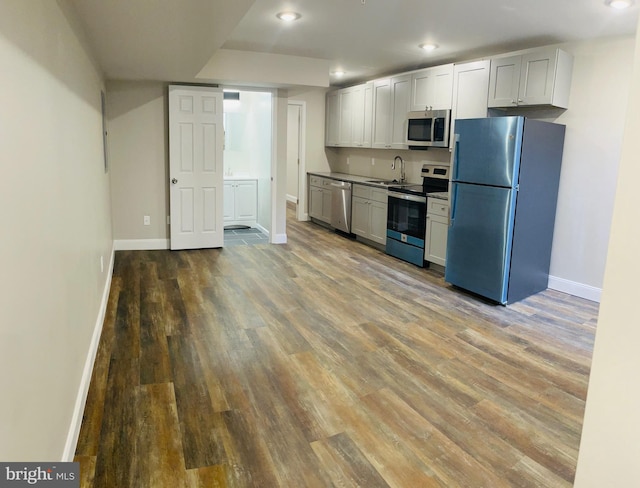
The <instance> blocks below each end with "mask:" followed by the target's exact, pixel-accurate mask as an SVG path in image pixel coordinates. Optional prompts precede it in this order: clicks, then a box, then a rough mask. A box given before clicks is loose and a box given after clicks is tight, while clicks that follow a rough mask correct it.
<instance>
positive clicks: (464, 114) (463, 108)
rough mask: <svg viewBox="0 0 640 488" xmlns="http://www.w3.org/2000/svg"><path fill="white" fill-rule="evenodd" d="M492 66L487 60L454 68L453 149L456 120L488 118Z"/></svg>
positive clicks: (457, 65) (458, 65)
mask: <svg viewBox="0 0 640 488" xmlns="http://www.w3.org/2000/svg"><path fill="white" fill-rule="evenodd" d="M490 65H491V63H490V61H489V60H488V59H486V60H482V61H473V62H471V63H463V64H456V65H455V66H454V68H453V105H452V108H451V132H450V133H451V141H452V142H451V147H453V138H454V134H455V121H456V119H475V118H479V117H486V116H487V97H488V94H489V68H490Z"/></svg>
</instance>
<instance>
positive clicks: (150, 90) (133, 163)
mask: <svg viewBox="0 0 640 488" xmlns="http://www.w3.org/2000/svg"><path fill="white" fill-rule="evenodd" d="M166 94H167V85H166V84H165V83H157V82H109V83H108V84H107V116H108V122H109V149H110V153H109V157H110V165H111V191H112V194H113V199H112V200H113V201H112V209H113V235H114V239H116V240H127V239H167V238H168V236H169V235H168V232H169V230H168V226H167V223H166V222H167V221H166V218H167V217H166V216H167V215H169V200H168V191H167V181H168V171H169V170H168V167H169V146H168V144H169V143H168V140H169V137H168V133H167V130H168V125H167V116H166V114H167V107H166V104H167V101H166ZM145 215H148V216H149V217H150V218H151V225H148V226H145V225H143V217H144V216H145Z"/></svg>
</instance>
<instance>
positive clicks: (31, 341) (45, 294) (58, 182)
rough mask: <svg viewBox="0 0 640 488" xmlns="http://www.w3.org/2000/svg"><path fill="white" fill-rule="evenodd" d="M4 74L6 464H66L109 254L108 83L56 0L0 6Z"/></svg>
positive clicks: (1, 251) (0, 255)
mask: <svg viewBox="0 0 640 488" xmlns="http://www.w3.org/2000/svg"><path fill="white" fill-rule="evenodd" d="M0 71H1V72H2V75H0V138H1V142H0V161H1V162H2V191H1V192H0V209H1V210H0V211H1V212H2V214H1V220H2V223H3V228H4V232H3V237H2V239H0V269H1V270H2V272H1V273H0V392H2V394H1V395H2V400H1V401H0V459H2V460H3V461H45V460H51V461H57V460H60V459H62V458H63V450H64V446H65V441H66V439H67V434H68V432H69V430H70V424H71V421H72V415H73V412H74V406H75V404H76V399H77V396H78V393H79V391H80V390H82V388H81V378H82V374H83V369H84V366H85V361H86V359H87V355H88V351H89V349H90V342H91V338H92V333H93V331H94V327H95V326H96V324H97V323H98V319H99V316H100V310H101V300H102V297H103V291H104V289H105V284H106V282H107V277H108V271H109V260H110V258H111V255H112V238H111V221H110V208H109V207H110V203H109V175H108V174H105V171H104V164H103V150H102V149H103V146H102V118H101V108H100V90H101V88H102V79H101V75H100V74H99V73H98V72H97V71H96V70H95V68H94V63H93V62H92V60H91V58H90V56H89V54H88V51H87V50H86V48H85V46H84V45H83V43H82V42H81V41H80V40H79V37H78V36H77V35H76V33H75V32H74V30H73V29H72V28H71V26H70V24H69V22H68V21H67V19H66V17H65V15H64V14H63V12H62V11H61V10H60V7H59V6H58V3H57V2H53V1H50V0H29V1H28V2H25V1H23V0H3V1H2V2H0ZM101 258H102V260H103V264H104V266H103V270H102V271H101V267H100V259H101ZM81 414H82V412H80V416H81ZM80 418H81V417H80Z"/></svg>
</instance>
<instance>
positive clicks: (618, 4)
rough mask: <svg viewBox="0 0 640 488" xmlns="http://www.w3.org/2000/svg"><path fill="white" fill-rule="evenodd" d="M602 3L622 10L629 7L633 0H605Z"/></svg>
mask: <svg viewBox="0 0 640 488" xmlns="http://www.w3.org/2000/svg"><path fill="white" fill-rule="evenodd" d="M604 3H605V4H606V5H608V6H609V7H611V8H615V9H617V10H622V9H625V8H629V7H631V5H633V0H606V1H605V2H604Z"/></svg>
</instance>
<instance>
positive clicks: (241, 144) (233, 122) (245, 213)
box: [223, 87, 273, 245]
mask: <svg viewBox="0 0 640 488" xmlns="http://www.w3.org/2000/svg"><path fill="white" fill-rule="evenodd" d="M223 119H224V151H223V159H224V224H225V245H235V244H237V242H234V241H235V240H240V239H239V238H238V237H237V236H238V235H239V234H241V233H242V232H241V231H242V230H245V231H246V233H247V234H251V235H252V237H253V238H254V239H263V240H265V241H266V242H269V241H270V235H271V231H272V222H271V220H272V219H271V215H272V212H271V210H272V188H271V186H272V185H271V181H272V170H271V168H272V157H273V150H272V148H273V92H272V90H259V89H252V90H247V89H244V88H231V87H227V88H225V89H224V115H223ZM256 231H257V232H256ZM241 240H244V239H241Z"/></svg>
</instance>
